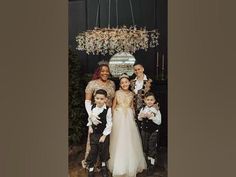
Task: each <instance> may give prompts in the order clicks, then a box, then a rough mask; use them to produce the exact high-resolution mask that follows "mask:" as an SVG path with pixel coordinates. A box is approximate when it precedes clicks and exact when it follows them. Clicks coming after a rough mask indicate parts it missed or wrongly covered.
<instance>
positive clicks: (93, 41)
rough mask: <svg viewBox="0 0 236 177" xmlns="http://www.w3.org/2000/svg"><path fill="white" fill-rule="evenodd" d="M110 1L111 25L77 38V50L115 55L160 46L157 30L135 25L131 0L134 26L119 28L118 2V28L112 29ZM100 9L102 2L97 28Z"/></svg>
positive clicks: (84, 33) (87, 32)
mask: <svg viewBox="0 0 236 177" xmlns="http://www.w3.org/2000/svg"><path fill="white" fill-rule="evenodd" d="M110 1H111V0H109V23H108V27H106V28H99V27H95V28H94V29H93V30H87V31H85V32H83V33H80V34H79V35H78V36H77V37H76V41H77V43H78V46H77V49H78V50H80V51H86V53H87V54H93V55H99V54H102V55H106V54H109V55H113V54H115V53H119V52H128V53H131V54H133V53H135V52H136V51H137V50H140V49H143V50H145V51H147V49H148V48H150V47H151V48H154V47H156V46H157V45H158V37H159V33H158V31H157V29H154V30H151V31H148V30H147V29H146V28H138V27H137V26H136V25H135V23H134V16H133V9H132V3H131V0H129V4H130V9H131V14H132V21H133V26H131V27H126V26H122V27H118V9H117V0H116V22H117V27H110V5H111V3H110ZM99 9H100V0H99V2H98V8H97V18H96V26H97V22H98V12H99Z"/></svg>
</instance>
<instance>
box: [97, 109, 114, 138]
mask: <svg viewBox="0 0 236 177" xmlns="http://www.w3.org/2000/svg"><path fill="white" fill-rule="evenodd" d="M106 120H107V123H106V128H105V129H104V131H103V135H102V136H101V138H100V139H99V142H104V141H105V139H106V136H107V135H109V134H110V133H111V128H112V113H111V108H109V109H108V111H107V117H106Z"/></svg>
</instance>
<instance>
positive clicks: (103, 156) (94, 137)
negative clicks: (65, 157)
mask: <svg viewBox="0 0 236 177" xmlns="http://www.w3.org/2000/svg"><path fill="white" fill-rule="evenodd" d="M102 135H103V134H96V133H92V134H90V147H91V149H90V151H89V154H88V157H87V160H86V163H87V164H88V167H89V168H92V167H94V165H95V164H96V162H97V157H98V156H99V159H100V161H101V162H106V161H108V160H109V158H110V154H109V138H110V137H109V135H108V136H107V137H106V139H105V141H104V142H103V143H100V142H99V139H100V137H101V136H102Z"/></svg>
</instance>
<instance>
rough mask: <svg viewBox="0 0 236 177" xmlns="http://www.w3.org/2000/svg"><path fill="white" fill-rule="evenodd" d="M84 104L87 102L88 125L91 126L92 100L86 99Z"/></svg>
mask: <svg viewBox="0 0 236 177" xmlns="http://www.w3.org/2000/svg"><path fill="white" fill-rule="evenodd" d="M84 104H85V108H86V111H87V113H88V123H87V126H90V125H92V121H91V119H90V114H91V108H92V104H91V100H85V103H84Z"/></svg>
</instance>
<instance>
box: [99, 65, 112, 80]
mask: <svg viewBox="0 0 236 177" xmlns="http://www.w3.org/2000/svg"><path fill="white" fill-rule="evenodd" d="M109 75H110V71H109V68H108V66H102V67H101V70H100V73H99V78H100V79H101V80H102V81H107V80H108V77H109Z"/></svg>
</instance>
